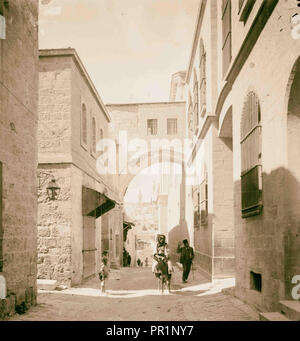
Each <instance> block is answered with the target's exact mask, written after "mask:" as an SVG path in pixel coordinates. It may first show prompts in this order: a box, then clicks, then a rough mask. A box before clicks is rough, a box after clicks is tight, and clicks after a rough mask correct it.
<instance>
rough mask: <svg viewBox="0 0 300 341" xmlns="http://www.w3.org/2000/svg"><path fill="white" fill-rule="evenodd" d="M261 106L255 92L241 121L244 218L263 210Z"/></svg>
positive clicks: (247, 103)
mask: <svg viewBox="0 0 300 341" xmlns="http://www.w3.org/2000/svg"><path fill="white" fill-rule="evenodd" d="M260 119H261V117H260V106H259V100H258V97H257V96H256V95H255V93H254V92H250V93H249V94H248V95H247V98H246V102H245V103H244V107H243V114H242V120H241V191H242V217H243V218H246V217H249V216H252V215H256V214H259V213H260V212H261V209H262V166H261V131H262V129H261V126H260Z"/></svg>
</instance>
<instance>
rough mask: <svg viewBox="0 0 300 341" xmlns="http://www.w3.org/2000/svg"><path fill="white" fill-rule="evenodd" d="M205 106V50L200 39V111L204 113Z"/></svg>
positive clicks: (202, 114)
mask: <svg viewBox="0 0 300 341" xmlns="http://www.w3.org/2000/svg"><path fill="white" fill-rule="evenodd" d="M205 106H206V52H205V49H204V45H203V41H202V39H201V41H200V112H201V116H204V114H205Z"/></svg>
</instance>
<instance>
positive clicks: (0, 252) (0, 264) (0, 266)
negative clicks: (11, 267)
mask: <svg viewBox="0 0 300 341" xmlns="http://www.w3.org/2000/svg"><path fill="white" fill-rule="evenodd" d="M2 181H3V180H2V162H1V161H0V272H2V271H3V248H2V241H3V228H2V207H3V206H2V205H3V203H2V186H3V185H2Z"/></svg>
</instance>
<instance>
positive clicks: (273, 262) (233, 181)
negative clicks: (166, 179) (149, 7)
mask: <svg viewBox="0 0 300 341" xmlns="http://www.w3.org/2000/svg"><path fill="white" fill-rule="evenodd" d="M298 11H299V10H298V8H297V5H296V3H295V1H292V0H290V1H278V0H277V1H276V0H270V1H262V0H261V1H250V0H244V1H230V0H223V1H205V0H203V1H200V6H199V15H198V19H197V23H196V30H195V36H194V42H193V47H192V53H191V58H190V62H189V67H188V72H187V84H188V87H187V94H186V96H187V120H188V123H189V134H190V135H194V136H196V139H195V149H194V150H195V151H194V153H193V155H192V158H191V163H190V164H191V165H192V164H193V163H196V164H197V168H198V169H200V170H201V171H200V172H198V173H197V177H198V178H199V179H198V180H197V179H196V181H195V182H194V184H193V186H192V185H191V187H190V188H189V190H188V191H187V192H188V193H187V205H189V208H187V211H188V212H187V213H188V217H187V221H188V225H189V233H190V238H191V240H193V239H194V242H193V243H194V246H195V249H196V254H197V258H198V262H199V264H200V266H201V267H203V268H204V270H205V271H206V272H208V273H209V274H210V275H211V276H212V277H213V278H214V277H216V276H219V275H221V276H223V275H229V274H233V270H234V262H235V275H236V288H235V294H236V295H237V297H239V298H241V299H242V300H244V301H246V302H247V303H249V304H252V305H254V306H256V307H257V308H258V309H260V310H265V311H270V310H278V309H279V306H280V305H279V301H280V300H284V299H286V300H291V299H292V296H291V293H292V288H293V286H295V285H296V284H295V282H294V284H293V283H292V281H293V278H294V276H296V275H297V274H299V273H300V272H299V271H300V253H299V252H300V239H299V238H300V237H299V235H300V234H299V221H300V218H299V217H300V216H299V212H300V211H299V202H300V200H299V199H300V197H299V196H300V187H299V169H300V168H299V165H300V158H299V147H300V145H299V132H298V127H299V112H300V106H299V98H300V96H299V93H300V89H299V79H300V73H299V72H300V63H299V60H300V59H299V57H300V39H299V37H298V34H297V26H296V24H297V20H295V19H294V18H295V16H297V15H299V14H297V13H298ZM196 142H197V143H196ZM197 177H196V178H197ZM192 193H193V194H194V200H193V201H192V200H191V196H192ZM202 240H205V244H206V246H205V245H203V244H202ZM233 247H235V253H234V252H233ZM234 256H235V260H234ZM205 259H208V260H209V262H208V263H207V261H206V260H205ZM220 262H221V263H220ZM207 264H210V265H209V267H208V266H207Z"/></svg>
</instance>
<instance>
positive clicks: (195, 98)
mask: <svg viewBox="0 0 300 341" xmlns="http://www.w3.org/2000/svg"><path fill="white" fill-rule="evenodd" d="M193 102H194V130H196V129H197V128H198V124H199V111H198V102H199V95H198V80H197V74H196V71H194V88H193Z"/></svg>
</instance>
